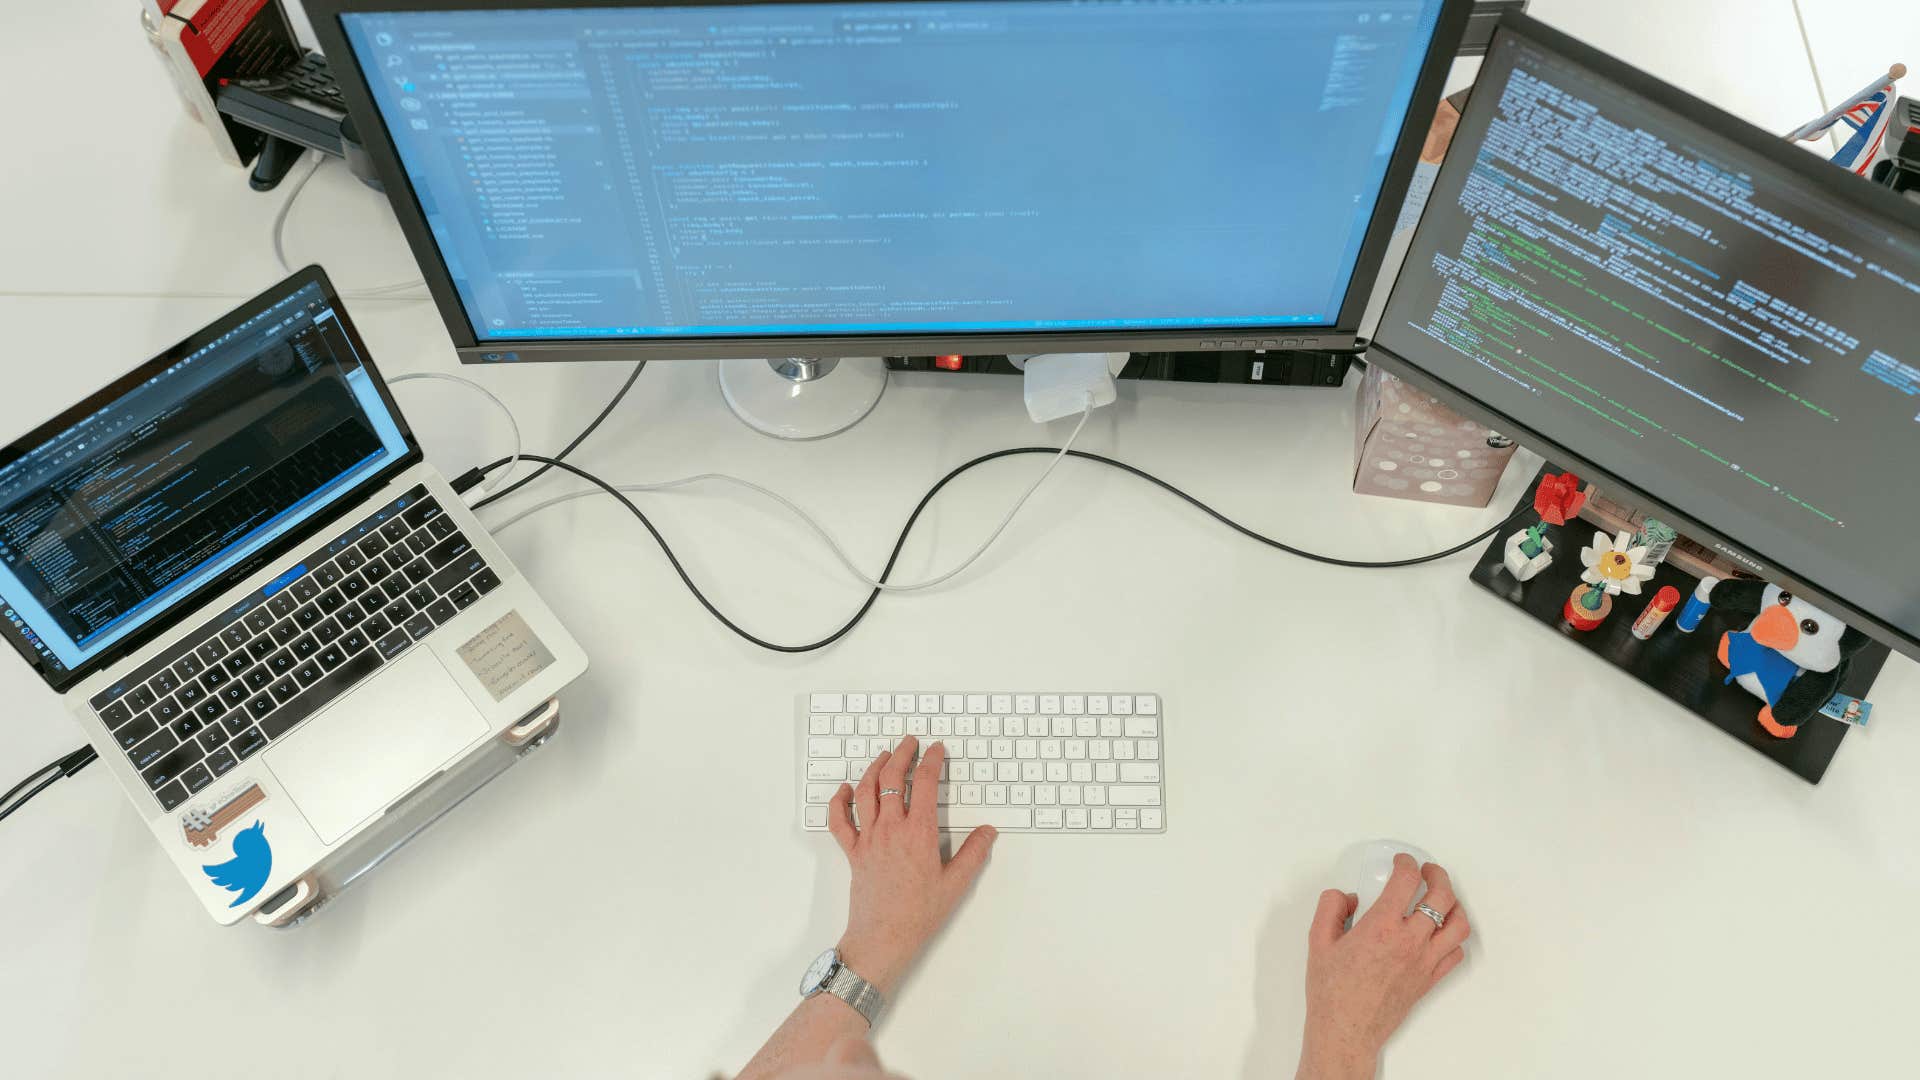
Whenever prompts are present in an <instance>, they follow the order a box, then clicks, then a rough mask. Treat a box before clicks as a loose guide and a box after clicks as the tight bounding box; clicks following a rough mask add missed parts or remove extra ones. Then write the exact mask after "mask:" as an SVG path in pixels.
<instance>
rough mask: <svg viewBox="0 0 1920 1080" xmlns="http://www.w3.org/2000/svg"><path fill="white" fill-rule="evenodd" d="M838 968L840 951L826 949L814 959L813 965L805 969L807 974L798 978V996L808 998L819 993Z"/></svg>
mask: <svg viewBox="0 0 1920 1080" xmlns="http://www.w3.org/2000/svg"><path fill="white" fill-rule="evenodd" d="M839 966H840V951H839V950H838V949H828V950H827V951H826V952H823V953H821V954H820V955H819V956H817V957H815V958H814V961H813V964H812V965H811V966H810V967H808V968H807V973H806V974H805V975H803V976H801V978H800V996H801V997H809V996H811V995H813V994H816V993H819V992H820V988H821V987H822V986H825V985H826V982H827V980H828V979H830V978H832V977H833V971H834V969H835V968H837V967H839Z"/></svg>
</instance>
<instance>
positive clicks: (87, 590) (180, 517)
mask: <svg viewBox="0 0 1920 1080" xmlns="http://www.w3.org/2000/svg"><path fill="white" fill-rule="evenodd" d="M0 605H4V611H5V623H4V625H0V636H4V637H5V638H6V640H7V641H9V642H10V643H11V644H12V645H13V646H14V648H15V649H16V650H18V651H19V652H20V654H21V655H22V656H24V657H25V658H26V660H27V662H28V663H30V664H31V665H33V667H34V668H35V670H37V671H38V672H39V673H40V675H41V677H42V678H44V679H45V680H46V682H47V684H48V685H49V686H51V687H52V688H53V689H54V690H55V691H58V692H59V693H60V694H61V695H62V696H63V697H64V698H65V700H66V701H67V702H68V704H69V707H70V709H71V711H72V712H73V713H74V714H75V715H76V716H77V717H78V719H79V721H80V724H81V726H82V727H83V728H84V729H85V731H86V734H87V737H88V739H89V740H91V742H92V743H93V746H94V748H95V749H96V750H97V751H98V752H99V754H100V762H101V767H102V768H103V769H105V770H106V771H108V772H110V773H112V774H113V776H114V778H115V779H116V780H118V781H119V783H120V786H121V787H123V788H125V789H126V792H127V796H128V797H129V798H130V799H131V800H132V801H133V806H134V810H135V812H136V813H138V814H139V815H140V817H141V819H142V820H143V821H145V822H146V824H147V826H148V828H149V830H150V831H151V832H152V834H153V838H154V840H155V841H156V842H157V843H158V844H159V845H160V849H161V850H162V851H163V852H165V853H166V855H167V858H168V859H170V860H171V861H172V862H173V864H174V865H175V866H176V867H178V868H179V870H180V873H181V875H182V876H183V877H185V878H186V880H187V883H188V885H189V887H190V888H192V890H193V892H194V895H195V896H197V897H199V898H200V901H201V903H202V904H203V905H204V906H205V907H206V909H207V912H208V913H209V914H211V915H212V916H213V917H214V918H215V919H216V920H218V921H219V922H221V923H224V924H231V923H234V922H237V921H239V920H240V919H242V918H245V917H246V916H248V915H249V914H252V913H254V912H255V911H256V909H259V908H260V907H261V906H262V905H263V904H266V903H267V902H268V901H269V900H270V899H272V898H275V897H276V896H280V897H282V899H284V897H285V896H286V895H288V893H287V890H288V889H289V888H290V887H292V886H295V885H297V884H299V883H300V882H301V881H302V879H303V877H305V876H306V875H308V874H309V872H310V871H312V870H314V868H315V867H318V866H320V865H321V864H323V863H325V862H326V860H327V859H328V858H329V857H330V856H331V855H333V854H335V853H337V852H341V851H343V850H344V849H346V848H347V847H348V845H351V844H352V843H353V841H354V839H355V837H356V836H359V835H360V834H361V833H363V832H365V831H367V830H369V829H373V828H374V827H375V826H377V825H378V824H379V823H380V822H381V821H382V819H383V818H387V817H388V816H389V815H393V814H398V813H400V812H402V811H403V810H404V809H405V808H407V807H408V805H409V803H410V800H411V799H412V798H413V797H414V796H415V795H417V794H418V793H420V792H423V791H425V790H427V789H428V788H429V787H430V786H431V785H430V783H429V782H430V781H432V780H434V779H435V778H437V777H441V776H443V775H444V774H448V773H450V772H454V771H456V770H458V769H460V767H461V766H462V764H463V763H464V762H468V761H470V760H472V759H475V758H477V757H478V756H480V755H482V754H484V753H485V752H486V751H487V750H489V749H490V748H493V747H495V746H497V745H498V743H499V742H500V741H501V740H502V738H503V736H505V735H507V734H508V733H510V732H511V731H512V730H513V729H514V727H515V725H516V724H517V723H519V722H520V721H521V720H522V719H523V718H525V717H529V716H530V715H533V714H536V713H539V712H541V711H542V709H543V708H544V707H545V706H546V705H547V703H548V702H549V701H550V700H551V699H552V698H553V697H554V695H555V694H556V693H558V692H559V690H560V689H561V688H562V687H564V686H565V685H566V684H567V683H569V682H571V681H572V680H574V679H575V678H577V677H579V675H580V674H581V673H582V672H584V671H585V670H586V666H587V664H586V657H585V655H584V654H583V653H582V652H581V651H580V648H579V646H578V645H577V644H575V643H574V640H573V639H572V638H571V637H570V636H569V635H568V634H567V632H566V630H565V629H564V628H563V627H562V626H561V625H560V622H559V620H558V619H556V618H555V617H554V615H553V612H551V611H550V610H548V608H547V605H546V604H544V603H542V602H541V600H540V598H539V597H538V596H537V595H536V594H535V593H534V591H533V588H532V586H530V585H529V584H528V583H527V581H526V579H525V578H524V577H522V576H521V575H520V574H519V573H517V572H516V571H515V570H514V567H513V564H512V563H511V562H509V561H508V559H507V557H506V555H505V554H504V553H502V552H501V551H500V549H499V548H498V547H497V546H495V545H494V543H493V542H492V540H491V539H490V538H489V537H488V535H487V532H486V530H485V529H484V528H483V527H482V526H481V525H480V522H479V521H478V519H476V518H475V517H474V515H473V514H472V512H471V511H470V510H469V509H468V507H467V505H466V503H465V502H464V501H462V499H461V497H460V496H459V495H456V494H454V492H453V490H452V488H450V487H449V486H448V484H447V482H446V480H445V479H444V478H443V477H442V476H441V475H440V473H439V472H437V471H436V470H435V469H434V468H433V467H432V466H430V465H428V464H426V463H425V462H424V461H423V460H422V454H421V451H420V447H419V445H418V444H417V443H416V442H415V441H414V438H413V435H412V433H411V432H410V431H409V430H408V428H407V423H406V420H405V418H404V417H402V416H401V414H400V411H399V409H398V408H396V407H395V405H394V402H393V398H392V395H391V394H390V393H389V392H388V388H387V386H386V384H385V383H384V382H383V381H382V380H381V378H380V374H379V372H378V370H376V369H375V367H374V365H373V361H372V359H371V358H370V357H369V356H368V355H367V349H366V346H365V345H364V344H363V343H362V341H361V339H360V335H359V334H358V333H356V332H355V330H354V327H353V324H352V322H351V320H349V319H348V318H347V313H346V310H345V308H344V307H343V306H342V304H341V302H340V297H339V295H338V294H337V293H336V292H335V291H334V288H333V286H332V284H331V283H330V282H329V281H328V280H327V276H326V274H325V273H323V272H322V271H321V270H320V269H319V268H318V267H309V268H307V269H305V270H303V271H301V272H299V273H297V274H294V275H293V276H292V277H290V278H288V279H287V280H285V281H283V282H281V283H280V284H278V285H276V286H274V287H273V288H272V289H269V290H268V291H267V292H265V293H263V294H261V295H260V296H258V297H255V298H254V299H253V300H251V301H249V302H247V303H246V304H244V305H242V306H241V307H240V308H239V309H238V310H236V311H234V312H232V313H231V314H229V315H227V316H226V317H225V318H223V319H221V320H219V321H218V322H216V323H214V324H213V325H212V326H209V327H207V328H206V329H204V330H202V331H200V332H198V333H196V334H194V335H192V336H191V337H189V338H187V340H185V341H183V342H181V343H179V344H178V345H175V346H174V347H173V348H171V349H168V350H167V351H166V352H164V353H162V354H161V355H160V356H158V357H156V358H154V359H153V360H150V361H148V362H147V363H145V364H142V365H141V366H140V367H138V368H136V369H135V370H133V371H131V372H129V373H128V374H126V375H124V376H122V377H120V378H119V379H116V380H115V381H114V382H113V383H112V384H111V385H109V386H107V387H105V388H103V389H101V390H100V391H99V392H98V393H95V394H94V395H92V396H91V397H89V398H87V399H86V400H85V401H82V402H80V403H79V404H77V405H74V406H73V407H72V408H70V409H68V410H67V411H66V412H64V413H62V414H61V415H59V416H58V417H55V418H54V419H52V420H50V421H48V422H47V423H46V424H44V425H42V426H41V427H40V428H39V429H38V430H35V431H33V432H31V433H29V434H27V435H24V436H22V437H20V438H19V439H16V440H14V442H13V443H12V444H11V445H9V446H7V447H6V448H5V450H4V451H0ZM263 917H264V916H263Z"/></svg>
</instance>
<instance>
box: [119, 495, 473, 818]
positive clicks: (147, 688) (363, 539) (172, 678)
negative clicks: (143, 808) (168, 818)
mask: <svg viewBox="0 0 1920 1080" xmlns="http://www.w3.org/2000/svg"><path fill="white" fill-rule="evenodd" d="M499 584H500V578H499V576H498V575H496V574H495V573H494V572H493V570H491V569H490V568H488V566H487V564H486V561H485V560H484V559H483V558H482V557H481V556H480V553H479V551H478V550H476V549H475V548H474V546H473V544H472V543H471V542H469V541H468V540H467V538H466V536H465V535H463V534H462V533H461V532H460V530H459V529H458V528H457V527H455V525H454V524H453V519H452V518H450V517H448V516H447V514H446V513H445V512H444V511H443V510H442V509H441V508H440V504H439V503H437V502H435V501H434V500H433V498H432V497H431V496H429V495H428V494H427V489H426V488H425V487H415V488H414V489H413V490H412V491H410V492H408V493H407V494H406V495H405V496H403V497H401V498H399V499H396V500H394V501H393V502H392V503H390V504H388V505H387V506H385V507H382V508H381V509H380V510H377V511H375V512H374V513H372V514H369V515H368V516H367V517H366V519H365V520H363V521H361V522H360V523H359V524H357V525H355V526H354V527H353V528H351V529H348V530H346V531H345V532H343V533H341V534H340V535H339V536H338V537H336V538H335V539H334V541H333V542H332V543H330V544H328V545H326V546H325V547H323V548H321V549H319V550H318V551H315V552H314V553H313V554H311V555H309V556H307V557H306V558H305V559H302V560H300V561H299V562H297V563H295V564H294V565H293V566H291V567H290V568H289V569H288V570H287V572H286V573H284V574H281V575H280V576H279V577H277V578H275V579H274V580H273V581H271V582H269V583H268V584H267V585H266V586H265V587H264V588H262V589H261V590H260V591H259V592H256V593H254V594H253V595H251V596H249V597H247V598H246V599H244V600H242V601H241V602H240V603H238V604H236V605H234V606H233V607H231V608H229V609H228V610H227V611H226V612H224V613H223V614H221V615H219V616H218V617H216V618H214V619H211V620H209V621H208V622H207V623H206V624H205V625H203V626H201V627H200V628H199V629H198V630H197V631H196V632H194V633H193V634H190V635H188V636H187V637H186V638H185V639H183V640H182V641H181V642H180V643H179V644H178V645H175V646H174V647H172V648H170V649H168V650H167V651H166V652H165V653H163V654H161V655H160V656H157V657H155V658H154V659H153V660H151V661H149V662H148V663H146V664H145V665H142V666H141V667H140V668H139V669H137V670H136V671H134V672H133V673H132V674H130V675H129V676H128V677H127V678H125V679H123V680H121V681H120V682H119V683H118V684H117V685H115V686H114V687H112V688H111V689H108V690H106V691H104V692H102V693H100V694H97V695H95V696H94V697H93V698H92V699H90V700H89V702H88V704H89V705H90V706H92V708H93V712H94V715H96V716H98V717H99V718H100V721H101V722H102V723H103V724H105V725H106V726H107V730H109V731H111V732H112V733H113V737H114V739H115V740H116V741H117V742H119V744H120V748H121V749H122V750H124V751H125V752H126V755H127V759H128V760H130V761H132V762H133V767H134V768H135V769H136V770H138V771H139V773H140V775H141V777H142V778H144V779H145V780H146V782H147V787H148V789H149V790H151V791H152V792H153V796H154V798H155V799H156V800H158V801H159V803H160V805H161V806H162V807H163V808H165V809H167V810H172V809H173V808H174V807H177V806H179V805H180V804H181V803H184V802H186V801H187V799H189V798H191V797H192V796H193V795H194V793H196V792H198V791H199V790H200V789H201V788H204V787H206V786H207V785H208V784H210V783H212V782H213V780H214V778H215V777H217V776H220V775H222V774H224V773H226V772H227V771H228V770H229V769H232V768H233V767H234V766H235V765H237V764H239V763H240V762H241V761H243V760H245V759H247V758H249V757H252V756H253V755H255V754H257V753H259V752H260V751H261V749H263V748H264V747H266V746H267V744H268V743H270V742H272V741H273V740H275V739H278V738H280V737H281V736H283V735H285V734H286V733H287V732H289V731H292V730H293V729H294V728H295V727H297V726H299V724H300V721H302V720H305V719H306V718H307V717H309V716H311V715H313V714H314V713H316V712H319V711H320V710H321V709H323V708H325V707H326V706H327V704H328V703H329V702H331V701H332V700H333V699H334V698H337V697H339V696H340V695H341V694H343V693H345V692H346V691H348V690H350V689H352V688H353V687H354V686H355V685H356V684H358V683H360V682H361V681H362V680H364V679H366V678H367V677H368V676H369V675H372V674H373V673H374V672H375V671H378V670H379V669H380V667H381V665H383V664H385V663H387V662H388V661H390V660H393V659H395V658H396V657H398V656H399V655H400V654H401V653H404V652H406V651H407V649H408V648H409V647H411V646H412V645H413V643H414V642H417V641H419V640H421V639H422V638H425V637H426V636H427V635H429V634H431V633H433V632H434V631H435V630H436V629H438V628H439V627H440V625H441V624H442V623H445V622H446V621H447V620H449V619H451V618H453V617H454V616H455V615H457V614H459V613H460V612H461V611H464V610H466V609H467V608H468V607H471V606H472V605H473V604H474V602H476V601H478V600H479V599H480V597H482V596H484V595H486V594H487V593H489V592H492V591H493V590H494V589H495V588H496V587H498V586H499Z"/></svg>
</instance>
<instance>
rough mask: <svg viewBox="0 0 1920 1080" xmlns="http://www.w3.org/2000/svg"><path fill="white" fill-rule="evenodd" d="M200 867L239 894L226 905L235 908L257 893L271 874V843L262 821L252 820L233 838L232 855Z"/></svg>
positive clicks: (216, 882) (217, 882) (214, 880)
mask: <svg viewBox="0 0 1920 1080" xmlns="http://www.w3.org/2000/svg"><path fill="white" fill-rule="evenodd" d="M200 870H201V871H202V872H203V873H205V874H206V875H207V878H208V879H209V880H211V881H212V882H213V883H214V884H215V885H218V886H219V887H221V888H223V889H225V890H227V891H228V892H235V893H239V894H240V895H239V896H236V897H234V900H233V903H231V904H228V905H227V906H228V907H239V906H240V905H241V904H244V903H246V902H247V901H249V900H251V899H253V898H254V897H256V896H258V895H260V890H261V889H262V888H263V887H265V885H266V884H267V877H268V875H270V874H272V873H273V846H272V845H271V844H268V843H267V826H266V824H265V823H264V822H259V821H256V822H254V823H253V824H251V825H249V826H247V827H246V828H244V829H241V830H240V831H239V832H238V833H236V834H234V837H233V858H231V859H228V860H227V861H226V862H223V863H215V864H214V865H212V866H203V867H201V868H200Z"/></svg>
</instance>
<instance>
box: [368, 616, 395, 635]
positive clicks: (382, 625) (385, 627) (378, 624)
mask: <svg viewBox="0 0 1920 1080" xmlns="http://www.w3.org/2000/svg"><path fill="white" fill-rule="evenodd" d="M360 632H361V633H363V634H365V635H367V640H369V641H379V640H380V639H381V638H383V637H386V636H387V635H388V634H390V633H392V632H393V624H392V623H390V622H388V621H387V619H386V616H384V615H372V616H369V617H368V618H367V621H366V622H364V623H362V624H361V625H360Z"/></svg>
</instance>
